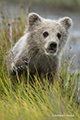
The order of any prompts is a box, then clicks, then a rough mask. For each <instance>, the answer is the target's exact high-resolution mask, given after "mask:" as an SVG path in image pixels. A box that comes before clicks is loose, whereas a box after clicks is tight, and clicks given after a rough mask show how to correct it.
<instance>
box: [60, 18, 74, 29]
mask: <svg viewBox="0 0 80 120" xmlns="http://www.w3.org/2000/svg"><path fill="white" fill-rule="evenodd" d="M60 23H61V24H62V25H63V26H64V27H65V28H66V29H67V30H68V29H69V28H70V27H71V26H72V24H73V22H72V19H71V18H69V17H64V18H62V19H60Z"/></svg>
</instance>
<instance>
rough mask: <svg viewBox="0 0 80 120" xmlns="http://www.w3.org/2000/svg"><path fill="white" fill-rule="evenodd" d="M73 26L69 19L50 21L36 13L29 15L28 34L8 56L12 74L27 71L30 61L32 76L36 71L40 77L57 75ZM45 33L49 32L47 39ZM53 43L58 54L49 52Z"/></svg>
mask: <svg viewBox="0 0 80 120" xmlns="http://www.w3.org/2000/svg"><path fill="white" fill-rule="evenodd" d="M71 26H72V20H71V19H70V18H69V17H64V18H62V19H59V20H49V19H44V18H41V17H40V16H39V15H38V14H36V13H31V14H29V18H28V29H27V32H26V33H25V35H24V36H23V37H22V38H21V39H20V40H19V41H18V42H17V43H16V44H15V46H14V47H13V48H12V49H11V52H10V54H9V56H8V63H9V64H8V65H9V66H10V72H11V74H13V75H15V73H16V72H15V71H16V70H17V71H18V73H19V72H22V71H23V70H25V69H26V67H25V65H27V62H28V61H29V68H30V74H31V75H34V74H35V73H36V69H37V70H38V73H39V75H40V77H41V74H43V75H45V74H46V73H49V74H50V73H56V72H57V70H58V67H59V60H60V53H61V50H62V48H63V47H64V44H65V43H66V41H67V39H68V34H69V33H68V30H69V28H70V27H71ZM44 32H48V36H47V37H44V36H43V33H44ZM58 33H59V34H60V35H61V37H60V36H59V37H60V38H58V36H57V34H58ZM51 42H56V44H57V47H56V46H54V50H55V51H56V52H54V51H53V50H52V51H49V50H50V43H51ZM26 61H27V62H26ZM14 64H15V65H14ZM15 66H16V67H15ZM35 68H36V69H35Z"/></svg>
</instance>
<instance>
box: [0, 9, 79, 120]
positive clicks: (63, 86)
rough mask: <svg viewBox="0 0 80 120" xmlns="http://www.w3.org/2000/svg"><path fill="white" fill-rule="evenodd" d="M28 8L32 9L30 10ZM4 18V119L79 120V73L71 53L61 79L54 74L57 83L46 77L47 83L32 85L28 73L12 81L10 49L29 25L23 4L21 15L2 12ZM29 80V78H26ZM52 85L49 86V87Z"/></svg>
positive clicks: (0, 67)
mask: <svg viewBox="0 0 80 120" xmlns="http://www.w3.org/2000/svg"><path fill="white" fill-rule="evenodd" d="M27 12H28V11H27ZM1 17H2V22H0V120H53V119H54V120H55V119H56V120H72V119H74V120H79V119H80V103H79V100H78V98H79V91H78V88H79V86H78V84H79V80H80V76H79V74H78V73H77V72H76V67H75V71H74V73H72V72H71V67H72V64H71V63H73V60H74V57H73V58H72V59H69V53H70V49H69V51H68V56H67V57H66V58H65V56H64V54H63V56H62V59H63V60H62V62H61V69H60V81H58V79H57V77H56V76H55V78H54V84H53V85H52V84H49V81H48V79H46V81H45V80H44V79H43V83H42V82H41V81H40V79H39V80H37V77H36V76H35V83H34V84H33V87H32V85H31V84H29V77H28V87H26V84H25V82H24V79H25V80H26V78H25V76H24V75H23V76H22V82H21V83H17V84H16V85H15V86H14V85H13V84H12V83H11V81H12V78H11V77H10V75H9V72H8V70H7V69H6V66H5V56H6V52H7V51H9V49H10V48H11V47H12V46H13V45H14V44H15V42H16V41H17V40H18V39H19V38H20V37H21V36H22V35H23V34H24V33H23V30H25V26H26V25H27V22H26V20H25V19H24V14H23V8H21V14H20V18H17V17H16V16H14V19H11V17H10V14H6V13H3V12H2V13H1ZM26 81H27V80H26ZM48 86H49V87H48Z"/></svg>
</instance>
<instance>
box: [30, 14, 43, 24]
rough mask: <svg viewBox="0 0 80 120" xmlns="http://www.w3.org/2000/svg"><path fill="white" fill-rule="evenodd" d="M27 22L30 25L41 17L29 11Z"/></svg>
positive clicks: (39, 20)
mask: <svg viewBox="0 0 80 120" xmlns="http://www.w3.org/2000/svg"><path fill="white" fill-rule="evenodd" d="M28 22H29V25H30V26H33V25H34V24H35V23H38V22H41V17H40V16H39V15H38V14H36V13H30V14H29V17H28Z"/></svg>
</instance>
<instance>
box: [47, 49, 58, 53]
mask: <svg viewBox="0 0 80 120" xmlns="http://www.w3.org/2000/svg"><path fill="white" fill-rule="evenodd" d="M46 52H47V53H53V54H54V53H56V50H54V49H46Z"/></svg>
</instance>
